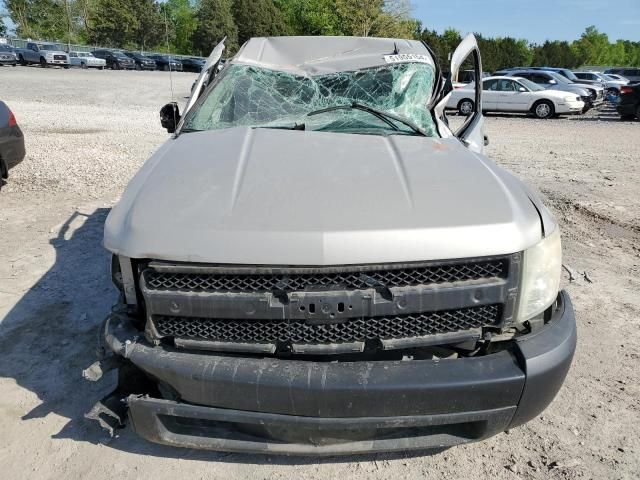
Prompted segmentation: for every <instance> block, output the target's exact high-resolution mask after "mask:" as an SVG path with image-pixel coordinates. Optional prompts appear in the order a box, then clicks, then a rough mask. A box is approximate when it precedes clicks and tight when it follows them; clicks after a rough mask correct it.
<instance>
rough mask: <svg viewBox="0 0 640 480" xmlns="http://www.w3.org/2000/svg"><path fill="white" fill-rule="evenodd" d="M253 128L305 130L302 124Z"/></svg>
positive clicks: (305, 127)
mask: <svg viewBox="0 0 640 480" xmlns="http://www.w3.org/2000/svg"><path fill="white" fill-rule="evenodd" d="M253 128H272V129H274V130H302V131H304V130H306V129H307V126H306V125H305V124H304V123H294V124H293V125H257V126H255V127H253Z"/></svg>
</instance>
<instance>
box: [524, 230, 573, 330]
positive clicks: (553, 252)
mask: <svg viewBox="0 0 640 480" xmlns="http://www.w3.org/2000/svg"><path fill="white" fill-rule="evenodd" d="M561 273H562V244H561V241H560V229H559V228H558V227H556V230H555V231H554V232H553V233H552V234H551V235H549V236H547V237H546V238H544V239H543V240H542V241H541V242H540V243H538V244H537V245H535V246H533V247H531V248H530V249H528V250H526V251H525V252H524V259H523V262H522V283H521V287H520V297H519V299H518V315H517V320H518V322H520V323H522V322H525V321H527V320H529V319H531V318H533V317H535V316H536V315H538V314H540V313H542V312H544V311H545V310H546V309H547V308H549V307H550V306H551V305H552V304H553V302H554V301H555V299H556V297H557V296H558V291H559V289H560V275H561Z"/></svg>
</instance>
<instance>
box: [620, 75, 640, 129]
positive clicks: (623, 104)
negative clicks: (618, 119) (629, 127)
mask: <svg viewBox="0 0 640 480" xmlns="http://www.w3.org/2000/svg"><path fill="white" fill-rule="evenodd" d="M616 110H618V113H619V114H620V115H621V116H622V120H631V119H632V118H633V117H636V118H637V119H638V120H640V83H634V84H633V85H623V86H622V87H620V96H619V97H618V106H617V107H616Z"/></svg>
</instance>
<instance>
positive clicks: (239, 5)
mask: <svg viewBox="0 0 640 480" xmlns="http://www.w3.org/2000/svg"><path fill="white" fill-rule="evenodd" d="M233 13H234V19H235V23H236V25H237V26H238V41H239V43H240V45H242V44H243V43H244V42H246V41H247V40H249V39H250V38H251V37H268V36H279V35H286V33H287V31H288V28H287V24H286V21H285V17H284V15H283V14H282V12H281V11H280V10H279V9H278V8H277V7H276V5H275V4H274V3H273V0H235V3H234V9H233Z"/></svg>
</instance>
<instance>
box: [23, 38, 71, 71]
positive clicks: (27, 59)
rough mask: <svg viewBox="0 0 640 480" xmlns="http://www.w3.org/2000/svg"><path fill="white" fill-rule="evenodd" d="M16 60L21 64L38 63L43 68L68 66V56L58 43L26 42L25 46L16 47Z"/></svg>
mask: <svg viewBox="0 0 640 480" xmlns="http://www.w3.org/2000/svg"><path fill="white" fill-rule="evenodd" d="M16 53H17V54H18V61H19V62H20V64H22V65H31V64H34V63H35V64H39V65H40V66H41V67H43V68H47V67H63V68H69V66H70V64H69V56H68V55H67V53H66V52H65V51H63V50H62V48H61V47H60V46H59V45H55V44H52V43H36V42H28V43H27V48H17V49H16Z"/></svg>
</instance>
